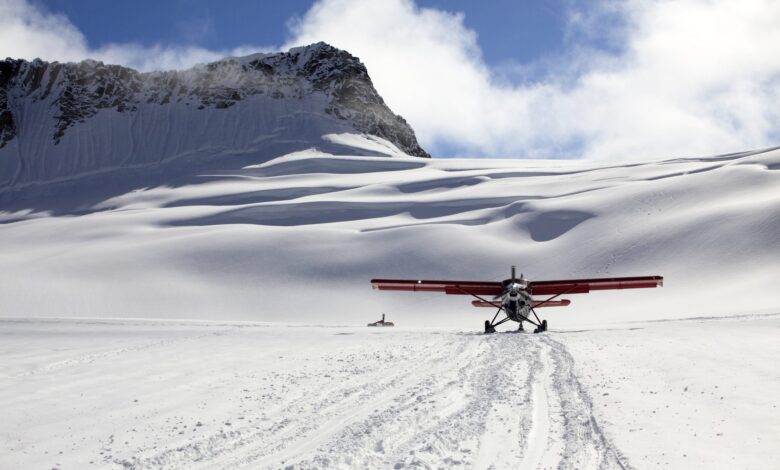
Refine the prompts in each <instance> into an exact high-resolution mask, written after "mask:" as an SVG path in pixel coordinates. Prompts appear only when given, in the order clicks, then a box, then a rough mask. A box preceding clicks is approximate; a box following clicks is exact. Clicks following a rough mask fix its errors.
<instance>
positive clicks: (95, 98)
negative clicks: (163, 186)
mask: <svg viewBox="0 0 780 470" xmlns="http://www.w3.org/2000/svg"><path fill="white" fill-rule="evenodd" d="M161 125H162V126H164V127H165V128H164V129H160V126H161ZM174 132H176V133H177V134H178V135H172V133H174ZM317 132H320V135H321V134H327V133H332V132H354V133H362V134H369V135H373V136H377V137H380V138H383V139H386V140H387V141H389V142H391V143H392V144H394V145H395V146H397V147H398V149H400V150H401V151H402V152H404V153H406V154H408V155H413V156H419V157H429V155H428V154H427V153H426V152H425V151H424V150H423V149H422V148H421V147H420V145H419V144H418V142H417V139H416V137H415V135H414V131H413V130H412V129H411V127H410V126H409V125H408V124H407V123H406V121H405V120H404V119H403V118H401V117H400V116H398V115H396V114H394V113H393V112H392V111H391V110H390V109H389V108H388V107H387V105H386V104H385V102H384V100H383V99H382V98H381V96H379V94H378V93H377V91H376V90H375V89H374V87H373V84H372V83H371V79H370V77H369V75H368V71H367V70H366V67H365V66H364V65H363V64H362V63H361V62H360V60H359V59H358V58H356V57H354V56H352V55H351V54H349V53H348V52H346V51H343V50H340V49H337V48H335V47H333V46H330V45H328V44H326V43H322V42H321V43H317V44H313V45H310V46H304V47H297V48H293V49H291V50H290V51H288V52H282V53H259V54H252V55H249V56H246V57H230V58H226V59H222V60H219V61H216V62H212V63H208V64H202V65H197V66H195V67H192V68H190V69H187V70H179V71H157V72H148V73H141V72H138V71H136V70H133V69H130V68H127V67H123V66H119V65H108V64H104V63H102V62H99V61H94V60H85V61H82V62H79V63H59V62H45V61H42V60H39V59H36V60H33V61H25V60H19V59H6V60H4V61H0V187H2V186H9V185H10V186H13V185H15V184H21V183H26V182H38V181H47V180H50V179H60V178H67V177H68V176H69V175H70V176H74V175H78V174H80V173H83V172H90V171H102V170H104V169H106V168H110V167H122V166H125V165H138V164H145V163H150V162H165V161H167V160H168V159H173V158H182V156H186V155H188V154H198V155H200V157H199V158H207V156H206V155H205V154H206V153H207V150H206V149H207V148H212V149H214V148H221V149H226V148H229V149H232V150H233V151H236V152H238V151H245V150H248V149H247V148H246V147H251V148H252V149H255V150H259V149H260V148H261V147H262V145H259V144H260V143H265V144H269V145H270V144H272V143H274V142H276V143H278V142H279V141H280V140H284V141H285V142H287V141H295V140H297V141H300V145H299V146H317V142H316V139H314V138H313V137H312V135H313V134H316V133H317ZM192 133H197V135H195V134H192ZM204 137H209V138H208V139H206V138H204ZM316 137H319V136H316ZM140 140H144V141H145V142H143V143H141V142H139V141H140ZM123 143H124V144H127V145H129V147H130V148H120V147H118V145H121V144H123ZM155 144H159V145H158V146H155ZM85 149H89V150H87V151H88V152H94V153H95V154H93V155H90V156H88V158H84V157H83V156H81V155H74V153H80V152H84V151H85ZM108 153H114V154H116V153H119V154H121V155H122V158H111V157H110V155H107V154H108ZM68 161H70V163H69V162H68ZM41 162H43V163H41Z"/></svg>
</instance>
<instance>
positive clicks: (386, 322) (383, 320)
mask: <svg viewBox="0 0 780 470" xmlns="http://www.w3.org/2000/svg"><path fill="white" fill-rule="evenodd" d="M368 326H395V323H393V322H391V321H385V314H384V313H383V314H382V319H381V320H379V321H375V322H374V323H369V324H368Z"/></svg>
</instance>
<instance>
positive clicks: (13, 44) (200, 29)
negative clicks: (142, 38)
mask: <svg viewBox="0 0 780 470" xmlns="http://www.w3.org/2000/svg"><path fill="white" fill-rule="evenodd" d="M176 26H177V28H178V29H179V32H180V33H182V32H183V28H187V27H190V28H192V29H193V31H192V35H193V37H194V36H200V35H203V34H207V33H208V28H209V27H211V26H210V23H208V22H205V23H204V22H200V23H198V22H192V21H191V22H189V23H187V22H182V23H179V24H177V25H176ZM271 49H272V48H269V47H256V46H241V47H237V48H234V49H226V50H221V51H213V50H209V49H204V48H202V47H196V46H182V45H162V44H160V45H154V46H151V47H146V46H142V45H139V44H132V43H122V44H108V45H106V46H103V47H99V48H90V47H89V45H88V43H87V40H86V38H85V37H84V35H83V34H82V33H81V31H79V30H78V28H76V26H75V25H73V23H71V22H70V20H69V19H68V18H67V17H66V16H64V15H61V14H56V13H52V12H49V11H46V10H44V9H43V8H39V7H37V6H36V5H34V4H31V3H29V2H28V1H27V0H0V57H13V58H22V59H28V60H32V59H35V58H41V59H44V60H51V61H53V60H57V61H60V62H68V61H81V60H84V59H88V58H89V59H95V60H100V61H103V62H106V63H111V64H121V65H125V66H127V67H132V68H135V69H138V70H142V71H149V70H173V69H183V68H187V67H191V66H193V65H195V64H198V63H203V62H210V61H215V60H218V59H221V58H223V57H226V56H240V55H247V54H251V53H254V52H260V51H264V50H271Z"/></svg>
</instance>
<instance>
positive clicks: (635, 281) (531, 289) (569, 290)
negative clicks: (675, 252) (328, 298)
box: [371, 266, 664, 333]
mask: <svg viewBox="0 0 780 470" xmlns="http://www.w3.org/2000/svg"><path fill="white" fill-rule="evenodd" d="M663 285H664V278H663V277H661V276H639V277H610V278H597V279H564V280H557V281H528V280H526V279H525V278H523V275H522V274H520V279H517V278H516V276H515V267H514V266H512V274H511V277H510V278H509V279H506V280H504V281H426V280H408V279H372V280H371V287H372V288H374V289H377V290H389V291H412V292H444V293H445V294H450V295H470V296H472V297H474V298H475V299H477V300H474V301H472V302H471V304H472V305H473V306H475V307H493V308H497V309H498V310H496V314H495V315H493V319H492V320H485V333H495V332H496V327H497V326H498V325H501V324H502V323H505V322H508V321H510V320H511V321H514V322H517V323H519V324H520V326H519V328H518V331H523V322H528V323H531V324H532V325H534V326H536V328H535V329H534V333H541V332H543V331H547V320H540V319H539V316H538V315H537V314H536V310H535V309H537V308H542V307H565V306H567V305H569V304H570V303H571V301H569V300H568V299H558V300H556V299H557V298H558V297H559V296H561V295H566V294H586V293H588V292H590V291H593V290H610V289H641V288H652V287H663ZM491 295H492V296H493V299H492V300H487V299H485V298H484V296H491ZM548 295H549V296H551V297H549V298H547V299H544V300H539V299H535V298H534V297H538V296H548ZM501 311H503V312H504V314H505V315H506V316H505V317H504V318H503V319H502V320H499V321H498V322H496V319H497V318H498V315H499V314H500V313H501ZM531 314H533V316H534V318H533V319H532V318H531ZM534 319H535V321H534Z"/></svg>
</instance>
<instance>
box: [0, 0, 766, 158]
mask: <svg viewBox="0 0 780 470" xmlns="http://www.w3.org/2000/svg"><path fill="white" fill-rule="evenodd" d="M583 5H584V6H582V7H580V8H576V7H572V9H571V10H570V11H568V22H567V25H566V32H565V35H566V44H567V52H566V53H565V54H563V55H559V56H550V57H543V58H540V59H539V60H538V61H536V62H534V63H531V64H526V63H513V62H507V63H505V64H499V65H498V66H493V67H491V66H489V65H488V64H486V63H485V61H484V60H483V58H482V55H481V50H480V46H479V44H478V37H477V34H476V33H475V32H474V31H472V30H470V29H468V28H467V27H466V26H465V25H464V17H463V16H462V15H461V14H458V13H452V12H447V11H442V10H437V9H427V8H419V7H417V6H416V5H415V4H414V3H413V2H412V1H411V0H377V1H372V2H365V1H361V0H320V1H318V2H316V3H315V4H314V5H313V6H312V7H311V8H310V9H309V11H308V12H307V13H306V14H305V15H304V16H303V17H301V18H297V19H295V20H294V21H291V23H290V34H291V38H290V40H289V41H287V43H286V44H284V45H283V46H282V49H287V48H288V47H291V46H296V45H304V44H309V43H313V42H317V41H326V42H328V43H331V44H333V45H334V46H336V47H340V48H343V49H346V50H348V51H350V52H351V53H352V54H354V55H356V56H358V57H360V59H361V60H362V61H363V62H364V63H365V64H366V66H367V67H368V70H369V73H370V74H371V77H372V79H373V81H374V83H375V85H376V87H377V89H378V91H379V93H380V94H381V95H382V96H383V97H384V98H385V100H386V101H387V103H388V104H389V105H390V107H391V108H392V109H393V110H394V111H395V112H397V113H399V114H401V115H402V116H404V117H405V118H406V119H407V120H408V121H409V122H410V124H411V125H412V127H414V129H415V131H416V132H417V134H418V137H419V139H420V141H421V143H422V145H423V146H424V147H426V149H427V150H429V151H431V152H432V153H433V154H434V155H437V156H449V155H458V156H514V157H537V158H548V157H573V158H599V159H646V158H663V157H675V156H694V155H708V154H718V153H726V152H732V151H740V150H746V149H753V148H760V147H766V146H772V145H779V144H780V106H779V105H780V28H778V27H777V25H778V24H780V2H775V1H773V0H744V1H740V2H732V1H712V0H678V1H675V2H666V1H655V2H653V1H651V2H638V1H637V2H632V1H627V2H624V1H620V2H593V3H591V4H583ZM518 47H523V46H522V44H518ZM258 49H264V50H267V49H268V48H252V47H241V48H237V49H233V50H225V51H211V50H206V49H202V48H198V47H187V46H175V45H174V46H163V45H160V46H155V47H151V48H148V47H142V46H139V45H133V44H112V45H108V46H106V47H102V48H99V49H90V47H89V46H88V43H87V41H86V39H85V38H84V36H83V34H81V32H80V31H78V29H77V28H76V27H75V26H74V25H73V24H72V23H71V22H70V21H69V20H68V19H67V18H66V17H64V16H62V15H56V14H52V13H50V12H46V11H44V10H42V9H40V8H38V7H34V6H32V5H31V4H28V3H26V2H24V1H23V0H0V55H2V56H13V57H24V58H28V59H31V58H34V57H41V58H44V59H49V60H60V61H63V60H81V59H83V58H86V57H91V58H95V59H98V60H103V61H105V62H111V63H120V64H124V65H128V66H131V67H134V68H138V69H141V70H151V69H171V68H184V67H188V66H191V65H193V64H195V63H198V62H206V61H211V60H216V59H218V58H220V57H224V56H226V55H243V54H248V53H251V52H256V51H257V50H258Z"/></svg>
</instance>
